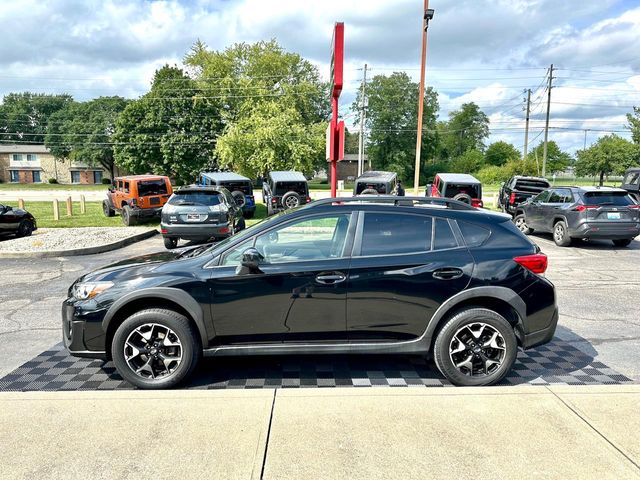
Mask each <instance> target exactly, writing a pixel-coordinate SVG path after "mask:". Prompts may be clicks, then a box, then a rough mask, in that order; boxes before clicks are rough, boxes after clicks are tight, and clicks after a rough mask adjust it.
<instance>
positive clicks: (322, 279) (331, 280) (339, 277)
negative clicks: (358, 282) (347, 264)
mask: <svg viewBox="0 0 640 480" xmlns="http://www.w3.org/2000/svg"><path fill="white" fill-rule="evenodd" d="M346 279H347V276H346V275H344V274H342V273H330V274H326V275H318V276H317V277H316V282H318V283H322V284H324V285H335V284H336V283H340V282H344V281H345V280H346Z"/></svg>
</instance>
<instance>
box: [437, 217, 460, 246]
mask: <svg viewBox="0 0 640 480" xmlns="http://www.w3.org/2000/svg"><path fill="white" fill-rule="evenodd" d="M435 231H436V233H435V236H434V238H433V248H434V250H444V249H445V248H456V247H457V246H458V242H457V240H456V237H455V236H454V234H453V231H452V230H451V226H450V225H449V222H448V221H447V220H444V219H442V218H438V219H436V228H435Z"/></svg>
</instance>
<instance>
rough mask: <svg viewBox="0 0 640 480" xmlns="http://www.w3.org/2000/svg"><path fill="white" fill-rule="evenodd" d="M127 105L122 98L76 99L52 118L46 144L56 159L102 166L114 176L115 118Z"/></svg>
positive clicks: (48, 127) (45, 140) (48, 126)
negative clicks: (85, 100) (79, 100)
mask: <svg viewBox="0 0 640 480" xmlns="http://www.w3.org/2000/svg"><path fill="white" fill-rule="evenodd" d="M126 105H127V100H125V99H124V98H122V97H100V98H96V99H94V100H90V101H88V102H82V103H77V102H73V103H71V104H69V105H68V106H67V107H66V108H64V109H62V110H58V111H57V112H56V113H54V114H53V115H52V116H51V117H50V121H49V123H48V125H47V134H46V135H45V139H44V142H45V145H46V146H47V147H48V148H49V150H51V153H52V154H53V155H54V157H56V159H65V158H69V159H70V160H74V161H77V162H82V163H86V164H87V165H90V166H95V165H101V166H102V167H104V168H105V169H106V170H108V171H109V172H110V173H111V178H113V176H114V153H113V151H114V148H113V134H114V132H115V123H116V119H117V117H118V115H119V114H120V113H121V112H122V111H123V110H124V109H125V107H126Z"/></svg>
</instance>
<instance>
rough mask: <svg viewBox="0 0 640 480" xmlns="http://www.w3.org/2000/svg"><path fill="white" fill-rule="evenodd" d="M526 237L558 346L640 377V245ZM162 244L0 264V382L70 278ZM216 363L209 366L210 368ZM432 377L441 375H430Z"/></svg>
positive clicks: (23, 356)
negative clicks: (534, 246)
mask: <svg viewBox="0 0 640 480" xmlns="http://www.w3.org/2000/svg"><path fill="white" fill-rule="evenodd" d="M531 239H532V240H533V241H535V242H536V243H538V244H539V245H540V247H541V248H542V250H543V251H544V252H545V253H546V254H547V255H548V256H549V269H548V271H547V276H548V278H549V279H551V280H552V281H553V282H554V283H555V284H556V286H557V294H558V304H559V307H560V313H561V316H560V322H559V327H558V331H557V338H556V341H555V344H556V345H565V346H566V348H567V349H570V347H575V348H578V349H579V350H580V351H581V352H582V353H584V356H583V357H588V358H590V359H593V360H594V361H596V362H600V363H602V364H604V365H606V366H608V367H610V368H611V369H613V370H615V371H617V372H619V373H621V374H623V375H625V376H627V377H629V378H632V379H634V380H640V321H638V320H637V316H636V311H637V307H636V305H637V292H638V288H639V286H640V269H639V268H638V267H639V266H640V265H639V263H640V242H639V241H637V240H636V241H634V242H632V244H631V245H630V246H629V247H627V248H616V247H613V245H611V243H610V242H591V243H583V242H579V243H577V244H576V246H574V247H570V248H560V247H557V246H556V245H555V244H554V243H553V241H552V240H551V237H550V236H543V235H541V236H538V235H532V236H531ZM161 242H162V241H161V239H160V238H159V237H157V238H152V239H149V240H146V241H143V242H140V243H138V244H135V245H131V246H129V247H126V248H124V249H122V250H117V251H114V252H109V253H104V254H99V255H91V256H83V257H69V258H50V259H38V260H33V259H0V268H1V269H2V272H3V275H2V276H1V277H0V299H1V300H2V301H1V302H0V336H1V337H2V340H3V348H2V355H1V356H0V378H1V377H3V376H5V375H6V374H8V373H9V372H11V371H13V370H14V369H16V368H17V367H19V366H20V365H22V364H23V363H25V362H27V361H29V360H31V359H32V358H34V357H36V356H38V355H39V354H40V353H41V352H43V351H45V350H48V349H49V348H50V347H52V346H53V345H56V344H57V343H59V342H60V340H61V332H60V304H61V302H62V300H63V299H64V298H65V296H66V291H67V288H68V287H69V285H70V284H71V282H72V281H73V280H74V279H75V278H77V277H78V276H80V275H82V274H83V273H85V272H87V271H89V270H91V269H94V268H97V267H99V266H102V265H105V264H108V263H111V262H115V261H118V260H120V259H123V258H127V257H130V256H135V255H140V254H143V253H151V252H155V251H162V250H163V246H162V243H161ZM293 361H294V362H295V359H294V360H293ZM402 361H404V360H402ZM215 362H216V360H215V359H214V360H212V361H211V362H208V363H207V365H208V366H209V367H210V368H215V364H216V363H215ZM221 362H222V360H221ZM225 362H228V361H227V360H225ZM358 363H360V364H362V363H363V362H362V361H361V360H358ZM365 363H366V362H365ZM574 363H575V362H574ZM247 364H250V359H249V360H242V361H241V362H240V363H235V364H233V365H232V366H233V369H232V370H233V371H235V372H236V374H238V373H241V372H239V370H240V369H242V368H244V367H243V365H247ZM434 376H439V375H437V373H435V372H434ZM267 383H268V382H267ZM316 383H317V382H316ZM320 383H321V382H320ZM262 384H263V385H264V382H263V383H262ZM370 384H375V381H374V382H370Z"/></svg>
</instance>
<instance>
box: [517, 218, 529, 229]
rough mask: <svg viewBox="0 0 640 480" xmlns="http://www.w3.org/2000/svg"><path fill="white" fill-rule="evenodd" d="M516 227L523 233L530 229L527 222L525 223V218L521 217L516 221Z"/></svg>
mask: <svg viewBox="0 0 640 480" xmlns="http://www.w3.org/2000/svg"><path fill="white" fill-rule="evenodd" d="M516 227H517V228H518V230H520V231H521V232H522V233H525V232H526V231H527V230H528V229H529V227H527V222H525V220H524V217H520V218H517V219H516Z"/></svg>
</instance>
